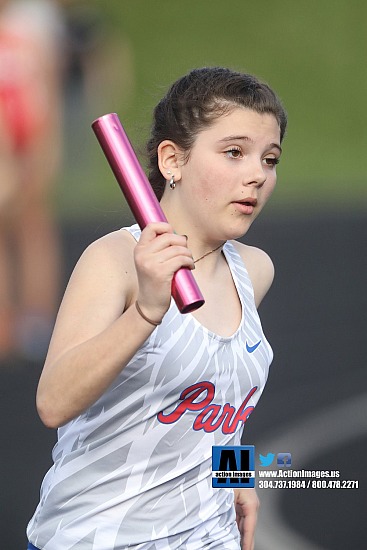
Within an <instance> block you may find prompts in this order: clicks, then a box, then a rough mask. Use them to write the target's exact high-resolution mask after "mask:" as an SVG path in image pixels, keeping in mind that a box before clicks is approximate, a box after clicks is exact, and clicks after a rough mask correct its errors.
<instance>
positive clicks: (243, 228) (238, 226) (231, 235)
mask: <svg viewBox="0 0 367 550" xmlns="http://www.w3.org/2000/svg"><path fill="white" fill-rule="evenodd" d="M254 221H255V218H246V219H245V220H241V221H238V223H232V224H231V226H229V227H227V230H226V231H225V233H226V237H225V238H226V239H227V241H229V240H234V239H240V238H241V237H243V236H244V235H246V233H247V232H248V230H249V229H250V227H251V225H252V224H253V222H254Z"/></svg>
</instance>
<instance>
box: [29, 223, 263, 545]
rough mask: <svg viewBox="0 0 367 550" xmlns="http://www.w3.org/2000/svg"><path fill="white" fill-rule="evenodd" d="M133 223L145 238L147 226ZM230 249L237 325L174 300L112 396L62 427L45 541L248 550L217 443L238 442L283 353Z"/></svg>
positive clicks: (44, 518)
mask: <svg viewBox="0 0 367 550" xmlns="http://www.w3.org/2000/svg"><path fill="white" fill-rule="evenodd" d="M125 229H127V230H128V231H130V232H131V233H132V235H133V236H134V237H135V238H136V239H137V240H138V239H139V236H140V230H139V228H138V226H137V225H135V226H132V227H131V228H125ZM223 251H224V254H225V257H226V260H227V262H228V265H229V267H230V270H231V273H232V277H233V280H234V282H235V285H236V288H237V291H238V295H239V297H240V300H241V304H242V320H241V323H240V326H239V327H238V329H237V331H236V332H235V333H234V334H233V335H232V336H230V337H221V336H218V335H216V334H213V333H212V332H210V331H209V330H207V329H206V328H205V327H203V326H202V325H201V324H200V323H199V322H198V321H197V320H196V319H195V318H194V317H193V316H192V315H191V314H186V315H181V314H180V313H179V311H178V309H177V307H176V305H175V303H174V302H173V301H172V303H171V306H170V309H169V311H168V312H167V314H166V315H165V317H164V320H163V323H162V324H161V325H160V326H158V327H157V328H156V329H155V330H154V331H153V333H152V334H151V336H150V337H149V338H148V339H147V340H146V342H145V343H144V345H143V346H142V348H141V349H140V350H139V351H138V352H137V353H136V355H135V356H134V357H133V358H132V360H131V361H130V362H129V364H128V365H127V366H126V367H125V368H124V369H123V370H122V372H121V374H120V375H119V376H118V378H117V379H116V380H115V381H114V383H113V384H112V385H111V387H110V388H109V389H108V391H106V393H105V394H104V395H103V396H102V397H101V398H100V399H99V400H98V401H97V402H96V403H95V404H94V405H92V406H91V407H90V408H89V409H88V410H87V411H86V412H85V413H84V414H82V415H81V416H79V417H78V418H76V419H74V420H73V421H71V422H69V423H68V424H67V425H65V426H64V427H62V428H60V429H59V430H58V442H57V444H56V446H55V448H54V451H53V460H54V466H53V467H52V468H51V469H50V470H49V472H48V473H47V474H46V477H45V479H44V482H43V484H42V488H41V499H40V503H39V505H38V507H37V510H36V512H35V514H34V516H33V518H32V519H31V521H30V523H29V526H28V531H27V534H28V537H29V540H30V541H31V542H32V543H33V544H34V545H35V546H37V547H39V548H40V549H42V550H71V549H77V550H124V549H127V548H129V549H134V550H161V549H162V550H163V549H165V550H166V549H170V550H174V549H179V548H180V549H183V548H184V549H186V550H191V549H192V550H199V549H201V548H208V549H209V548H210V549H217V550H219V549H223V550H231V549H233V550H238V549H239V536H238V530H237V527H236V523H235V514H234V507H233V492H232V491H231V490H228V489H215V488H212V487H211V455H212V446H213V445H240V439H241V434H242V431H243V427H244V423H245V421H246V419H247V417H248V415H249V414H250V413H251V411H252V409H253V407H254V406H255V405H256V403H257V401H258V399H259V397H260V395H261V393H262V391H263V389H264V385H265V382H266V379H267V375H268V369H269V365H270V363H271V360H272V356H273V355H272V351H271V348H270V346H269V344H268V342H267V340H266V338H265V336H264V334H263V331H262V328H261V324H260V320H259V316H258V313H257V310H256V307H255V304H254V297H253V289H252V285H251V282H250V279H249V277H248V274H247V271H246V269H245V266H244V264H243V261H242V259H241V258H240V256H239V254H238V253H237V251H236V250H235V248H234V246H233V244H231V243H230V242H227V243H226V244H225V246H224V250H223ZM258 342H260V343H259V345H258V346H257V347H256V346H255V344H257V343H258ZM254 348H256V349H254ZM248 349H249V350H250V352H249V351H248Z"/></svg>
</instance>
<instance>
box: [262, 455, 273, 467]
mask: <svg viewBox="0 0 367 550" xmlns="http://www.w3.org/2000/svg"><path fill="white" fill-rule="evenodd" d="M274 457H275V454H274V453H268V454H267V455H266V456H264V455H261V454H259V458H260V462H261V466H270V464H271V463H272V462H273V460H274Z"/></svg>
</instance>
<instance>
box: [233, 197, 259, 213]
mask: <svg viewBox="0 0 367 550" xmlns="http://www.w3.org/2000/svg"><path fill="white" fill-rule="evenodd" d="M232 204H234V205H235V207H236V208H237V210H239V211H240V212H241V213H242V214H246V215H251V214H252V213H253V211H254V208H255V206H256V205H257V199H255V198H252V197H246V198H245V199H241V200H239V201H233V203H232Z"/></svg>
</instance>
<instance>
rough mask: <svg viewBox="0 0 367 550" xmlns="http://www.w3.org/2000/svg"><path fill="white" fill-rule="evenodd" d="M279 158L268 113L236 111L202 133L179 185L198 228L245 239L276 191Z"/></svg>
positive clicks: (275, 127) (273, 120)
mask: <svg viewBox="0 0 367 550" xmlns="http://www.w3.org/2000/svg"><path fill="white" fill-rule="evenodd" d="M280 154H281V147H280V129H279V124H278V122H277V120H276V118H275V116H274V115H272V114H268V113H265V114H259V113H257V112H256V111H252V110H250V109H246V108H242V107H239V108H235V109H234V110H233V111H231V112H230V113H229V114H227V115H222V116H220V117H219V118H218V119H217V120H216V121H215V122H214V123H213V124H212V125H211V126H210V127H208V128H207V129H205V130H203V131H201V132H200V133H199V134H198V136H197V137H196V140H195V143H194V145H193V147H192V149H191V151H190V155H189V159H188V161H187V162H186V163H184V164H183V165H182V166H181V182H180V193H182V199H183V200H184V204H187V205H189V210H190V214H189V215H190V217H191V218H192V223H193V224H194V225H195V226H196V229H197V230H199V229H201V231H203V230H204V231H205V229H209V228H210V233H211V235H213V237H214V236H215V237H218V238H220V235H222V238H226V239H230V238H238V237H240V236H241V235H244V234H245V233H246V232H247V230H248V228H249V227H250V225H251V223H252V222H253V221H254V219H255V218H256V217H257V216H258V215H259V213H260V212H261V210H262V208H263V206H264V205H265V203H266V201H267V200H268V198H269V197H270V195H271V193H272V191H273V189H274V187H275V184H276V164H277V163H278V161H279V157H280ZM213 231H214V233H217V234H216V235H214V234H213Z"/></svg>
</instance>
